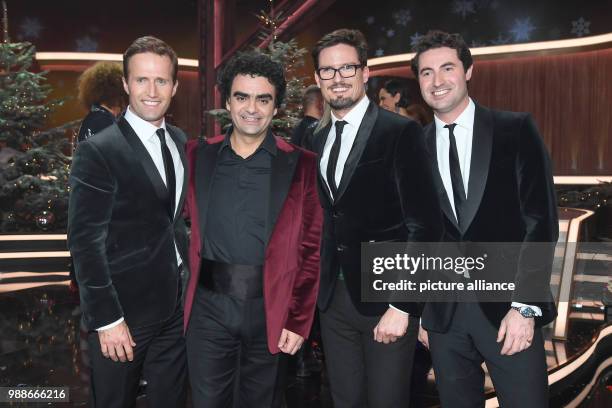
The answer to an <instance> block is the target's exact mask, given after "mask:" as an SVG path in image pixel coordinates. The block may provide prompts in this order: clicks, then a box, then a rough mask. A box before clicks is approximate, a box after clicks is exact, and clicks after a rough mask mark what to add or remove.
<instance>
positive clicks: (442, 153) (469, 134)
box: [434, 98, 542, 316]
mask: <svg viewBox="0 0 612 408" xmlns="http://www.w3.org/2000/svg"><path fill="white" fill-rule="evenodd" d="M475 113H476V105H475V104H474V101H472V99H471V98H470V100H469V103H468V106H467V107H466V108H465V110H464V111H463V112H461V114H460V115H459V116H458V117H457V119H455V121H454V122H453V123H455V124H456V125H457V126H455V128H454V129H453V135H455V140H456V142H457V156H458V157H459V167H460V168H461V178H462V179H463V188H465V196H466V197H468V196H469V194H470V193H469V191H468V183H469V179H470V164H471V162H472V140H473V137H474V115H475ZM434 122H435V125H436V154H437V159H438V171H439V172H440V177H441V178H442V184H444V190H446V196H447V197H448V198H449V199H448V201H449V202H450V205H451V208H452V209H453V214H455V218H457V210H456V209H455V200H454V199H453V183H452V181H451V175H450V163H449V159H448V155H449V150H450V139H449V136H448V135H449V129H448V128H445V127H444V126H445V125H450V123H445V122H443V121H442V120H440V119H439V118H438V117H437V116H435V115H434ZM512 306H516V307H521V306H529V307H530V308H532V309H533V310H534V311H535V313H536V316H542V310H541V309H540V308H539V307H537V306H531V305H526V304H523V303H518V302H512Z"/></svg>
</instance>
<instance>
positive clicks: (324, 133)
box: [314, 119, 334, 205]
mask: <svg viewBox="0 0 612 408" xmlns="http://www.w3.org/2000/svg"><path fill="white" fill-rule="evenodd" d="M330 129H331V119H330V120H329V123H328V124H327V126H325V127H324V128H323V129H321V130H320V131H319V132H317V133H316V134H315V135H314V140H315V143H317V144H316V145H315V152H317V178H318V180H319V183H318V184H319V197H320V198H321V200H323V197H325V198H327V201H328V203H329V205H332V204H333V203H334V200H333V199H332V197H331V195H330V194H329V188H327V185H326V184H325V179H323V175H322V174H321V158H322V157H323V149H324V148H325V142H326V141H327V137H328V136H329V131H330Z"/></svg>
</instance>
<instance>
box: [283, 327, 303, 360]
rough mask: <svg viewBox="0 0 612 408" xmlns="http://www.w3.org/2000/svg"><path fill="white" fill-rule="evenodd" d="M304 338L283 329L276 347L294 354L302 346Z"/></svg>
mask: <svg viewBox="0 0 612 408" xmlns="http://www.w3.org/2000/svg"><path fill="white" fill-rule="evenodd" d="M303 343H304V338H303V337H302V336H300V335H299V334H297V333H294V332H292V331H289V330H287V329H283V331H282V332H281V335H280V339H279V340H278V348H279V349H280V350H281V351H282V352H283V353H287V354H291V355H294V354H295V353H297V351H298V350H299V349H300V347H302V344H303Z"/></svg>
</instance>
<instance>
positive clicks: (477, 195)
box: [461, 105, 493, 234]
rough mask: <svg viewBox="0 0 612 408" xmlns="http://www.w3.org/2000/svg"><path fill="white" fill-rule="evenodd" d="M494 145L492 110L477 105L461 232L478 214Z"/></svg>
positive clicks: (465, 229)
mask: <svg viewBox="0 0 612 408" xmlns="http://www.w3.org/2000/svg"><path fill="white" fill-rule="evenodd" d="M492 145H493V118H492V116H491V111H489V110H488V109H485V108H483V107H481V106H480V105H476V112H475V113H474V131H473V136H472V159H471V162H470V179H469V181H468V195H467V202H466V205H465V207H464V212H463V217H464V220H465V222H463V223H462V228H461V233H462V234H465V232H466V231H467V229H468V228H469V226H470V224H471V223H472V221H473V220H474V217H475V216H476V212H477V211H478V207H479V206H480V202H481V201H482V196H483V195H484V190H485V186H486V185H487V176H488V175H489V165H490V162H491V149H492Z"/></svg>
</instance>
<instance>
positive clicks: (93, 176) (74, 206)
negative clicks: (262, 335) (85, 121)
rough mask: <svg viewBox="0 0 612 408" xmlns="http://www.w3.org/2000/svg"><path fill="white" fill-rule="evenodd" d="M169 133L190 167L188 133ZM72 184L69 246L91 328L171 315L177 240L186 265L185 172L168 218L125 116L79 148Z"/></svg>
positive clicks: (153, 171)
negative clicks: (176, 203) (174, 211)
mask: <svg viewBox="0 0 612 408" xmlns="http://www.w3.org/2000/svg"><path fill="white" fill-rule="evenodd" d="M166 128H167V130H168V133H169V134H170V136H171V137H172V139H173V140H174V143H175V144H176V146H177V148H178V151H179V153H180V156H181V161H182V162H183V167H184V168H185V169H186V168H187V163H186V159H185V153H184V145H185V142H186V136H185V134H184V133H183V132H182V131H181V130H180V129H178V128H176V127H174V126H171V125H166ZM70 186H71V189H72V190H71V192H70V204H69V209H68V246H69V248H70V252H71V254H72V256H73V260H74V265H75V271H76V277H77V281H78V283H79V290H80V295H81V309H82V312H83V320H84V323H85V325H86V327H87V328H88V329H89V330H94V329H97V328H99V327H102V326H105V325H107V324H110V323H112V322H114V321H116V320H118V319H119V318H120V317H122V316H123V317H124V318H125V321H126V323H127V324H128V326H130V327H138V326H145V325H149V324H152V323H156V322H159V321H162V320H165V319H166V318H168V317H170V315H171V314H172V313H173V312H174V311H175V310H176V302H177V298H178V290H179V287H178V285H179V284H180V283H181V277H179V276H178V266H177V260H176V252H175V247H174V243H175V242H176V245H177V248H178V250H179V252H180V254H181V258H182V259H183V260H184V263H185V266H186V264H187V232H186V228H185V223H184V220H183V218H182V217H181V208H182V206H183V201H184V193H185V189H186V186H187V175H185V178H184V182H183V185H182V186H177V188H181V187H182V192H181V199H180V201H179V203H178V206H177V211H176V214H173V216H171V215H170V214H169V212H168V204H167V202H168V198H169V197H168V190H167V189H166V186H165V184H164V182H163V180H162V178H161V176H160V174H159V172H158V171H157V168H156V167H155V163H154V162H153V160H152V159H151V156H150V155H149V153H148V152H147V150H146V148H145V146H144V145H143V144H142V142H141V141H140V139H139V138H138V136H137V135H136V133H135V132H134V130H133V129H132V128H131V127H130V125H129V123H128V122H127V121H126V120H125V119H121V120H120V121H119V122H118V123H117V124H115V125H112V126H111V127H108V128H106V129H105V130H103V131H102V132H100V133H98V134H96V136H95V137H92V138H90V139H88V140H86V141H84V142H81V143H79V146H78V148H77V151H76V153H75V156H74V160H73V163H72V169H71V173H70ZM183 278H185V277H184V276H183ZM184 282H186V279H183V284H184ZM183 293H184V291H183Z"/></svg>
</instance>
